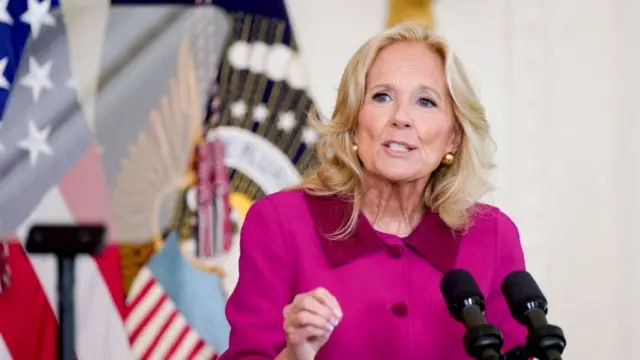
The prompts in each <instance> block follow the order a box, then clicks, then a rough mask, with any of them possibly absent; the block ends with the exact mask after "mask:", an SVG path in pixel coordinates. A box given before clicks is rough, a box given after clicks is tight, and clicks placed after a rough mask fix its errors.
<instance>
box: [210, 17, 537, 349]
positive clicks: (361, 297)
mask: <svg viewBox="0 0 640 360" xmlns="http://www.w3.org/2000/svg"><path fill="white" fill-rule="evenodd" d="M316 123H318V127H319V130H320V133H321V134H322V136H323V138H322V139H321V141H320V142H319V146H318V157H319V160H320V163H321V164H320V166H319V168H318V169H317V170H316V171H315V172H314V173H313V174H312V175H311V176H310V177H309V178H308V179H306V180H305V181H304V182H303V183H302V184H301V186H300V187H299V189H294V190H287V191H282V192H279V193H276V194H272V195H269V196H266V197H265V198H263V199H260V200H259V201H257V202H256V203H255V204H254V205H253V206H252V207H251V209H250V210H249V213H248V215H247V217H246V220H245V223H244V226H243V229H242V233H241V240H240V243H241V255H240V263H239V266H240V277H239V281H238V284H237V286H236V289H235V291H234V292H233V294H232V295H231V297H230V298H229V300H228V303H227V310H226V312H227V318H228V319H229V322H230V324H231V335H230V345H229V349H228V350H227V351H226V353H224V354H223V355H222V360H236V359H274V358H275V359H291V360H294V359H295V360H310V359H347V360H352V359H353V360H359V359H366V360H375V359H384V360H388V359H438V360H446V359H452V360H453V359H455V360H458V359H467V358H468V357H467V356H466V354H465V352H464V348H463V345H462V337H463V335H464V327H463V325H462V324H460V323H457V322H456V321H455V320H454V319H453V318H452V317H451V316H450V315H449V314H448V312H447V308H446V305H445V302H444V300H443V297H442V295H441V293H440V289H439V283H440V280H441V279H442V276H443V274H444V273H446V272H447V271H448V270H451V269H453V268H464V269H466V270H468V271H469V272H471V273H472V274H473V276H474V277H475V279H476V281H477V282H478V284H479V286H480V288H481V289H482V291H483V293H484V294H485V299H486V303H487V310H486V316H487V320H488V321H489V322H490V323H492V324H494V325H496V326H498V327H499V328H500V329H501V330H502V332H503V335H504V338H505V350H506V349H507V348H511V347H512V346H514V345H517V344H521V343H523V342H524V337H525V329H524V328H523V327H521V326H520V325H519V324H517V323H516V322H515V321H514V320H512V319H511V316H510V315H509V311H508V308H507V306H506V303H505V301H504V298H503V297H502V295H501V293H500V283H501V281H502V279H503V278H504V276H505V275H506V274H508V273H509V272H511V271H514V270H522V269H524V256H523V253H522V248H521V245H520V242H519V236H518V230H517V228H516V226H515V225H514V224H513V222H512V221H511V220H510V219H509V218H508V217H507V216H506V215H505V214H503V213H502V212H501V211H500V210H498V209H496V208H494V207H491V206H488V205H482V204H479V203H478V200H479V198H480V197H481V196H482V195H484V194H485V193H486V192H487V191H488V190H489V183H488V180H487V176H488V171H489V170H490V168H491V165H492V162H491V150H492V147H491V145H492V141H491V139H490V136H489V127H488V124H487V121H486V118H485V114H484V109H483V107H482V105H481V104H480V103H479V102H478V99H477V97H476V95H475V94H474V92H473V91H472V89H471V85H470V84H469V80H468V79H467V76H466V75H465V72H464V70H463V67H462V65H461V64H460V62H459V61H458V59H457V58H456V57H455V56H454V55H453V54H452V53H451V52H450V50H449V49H448V47H447V45H446V43H445V42H444V41H443V40H442V39H440V38H438V37H435V36H433V35H431V34H430V33H429V32H428V31H427V30H426V29H425V28H423V27H421V26H420V25H417V24H413V23H404V24H400V25H398V26H397V27H395V28H393V29H390V30H387V31H385V32H384V33H382V34H380V35H378V36H377V37H375V38H373V39H371V40H369V41H368V42H367V43H365V44H364V45H363V46H362V47H361V48H360V49H359V50H358V51H357V52H356V53H355V55H354V56H353V57H352V58H351V60H350V62H349V64H348V65H347V68H346V69H345V71H344V74H343V76H342V80H341V82H340V87H339V90H338V98H337V102H336V106H335V111H334V113H333V117H332V120H331V122H329V123H328V124H320V123H319V122H318V121H317V120H316Z"/></svg>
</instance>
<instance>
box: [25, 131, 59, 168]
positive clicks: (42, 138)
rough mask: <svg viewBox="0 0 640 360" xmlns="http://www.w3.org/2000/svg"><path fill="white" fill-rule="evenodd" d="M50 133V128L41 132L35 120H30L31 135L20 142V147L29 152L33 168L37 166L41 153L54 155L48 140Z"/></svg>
mask: <svg viewBox="0 0 640 360" xmlns="http://www.w3.org/2000/svg"><path fill="white" fill-rule="evenodd" d="M50 131H51V127H49V126H47V127H45V128H44V129H42V130H39V129H38V128H37V127H36V124H35V123H34V122H33V120H29V134H28V135H27V137H26V138H24V139H22V140H20V142H18V147H19V148H21V149H23V150H26V151H28V152H29V162H30V163H31V166H34V165H35V164H36V161H38V157H39V156H40V153H44V154H47V155H53V149H51V146H49V143H48V140H47V139H48V137H49V132H50Z"/></svg>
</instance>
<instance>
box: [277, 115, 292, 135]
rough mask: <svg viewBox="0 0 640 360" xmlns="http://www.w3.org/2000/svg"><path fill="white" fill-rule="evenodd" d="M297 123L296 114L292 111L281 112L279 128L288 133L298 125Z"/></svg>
mask: <svg viewBox="0 0 640 360" xmlns="http://www.w3.org/2000/svg"><path fill="white" fill-rule="evenodd" d="M296 123H297V121H296V116H295V115H294V114H293V112H292V111H287V112H285V113H282V114H280V118H279V119H278V129H280V130H282V131H284V132H286V133H288V132H291V130H293V128H294V127H295V126H296Z"/></svg>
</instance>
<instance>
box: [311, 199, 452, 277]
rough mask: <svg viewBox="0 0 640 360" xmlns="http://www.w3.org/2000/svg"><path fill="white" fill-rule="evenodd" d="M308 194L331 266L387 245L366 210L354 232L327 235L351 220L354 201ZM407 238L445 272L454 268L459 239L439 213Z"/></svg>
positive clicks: (428, 214) (427, 217) (429, 215)
mask: <svg viewBox="0 0 640 360" xmlns="http://www.w3.org/2000/svg"><path fill="white" fill-rule="evenodd" d="M304 197H305V201H306V203H307V207H308V208H309V212H310V213H311V217H312V219H313V222H314V224H315V226H316V230H317V231H318V235H319V237H320V244H321V246H322V250H323V252H324V254H325V256H326V258H327V262H328V263H329V266H331V267H334V268H335V267H339V266H342V265H344V264H346V263H348V262H350V261H353V260H355V259H356V258H359V257H361V256H363V255H365V254H367V253H371V252H373V251H376V250H378V249H379V248H381V247H383V246H384V245H385V244H386V242H385V240H384V239H383V238H382V237H381V236H380V235H379V234H378V232H377V231H376V230H375V229H374V228H373V226H371V223H369V220H368V219H367V218H366V217H365V216H364V214H363V213H362V212H360V213H359V214H358V221H357V223H356V229H355V231H354V233H353V234H350V235H348V236H346V237H344V238H342V239H339V240H330V239H329V238H327V235H328V234H332V233H335V232H336V231H337V230H339V229H340V228H341V227H342V226H344V224H345V223H346V222H347V221H348V219H349V217H350V216H351V213H352V211H353V203H352V202H351V201H350V200H349V199H347V198H344V197H340V196H327V197H320V196H314V195H310V194H307V193H304ZM403 240H404V242H405V244H407V245H409V246H410V247H412V248H413V249H415V250H416V251H417V252H418V253H419V254H420V255H421V256H422V257H423V258H425V259H426V260H427V261H429V262H430V263H431V264H432V265H433V266H435V267H436V268H437V269H439V270H440V271H441V272H443V273H445V272H447V271H449V270H452V269H453V268H454V266H455V261H456V257H457V255H458V247H459V243H458V239H456V238H455V237H454V233H453V231H452V230H451V228H449V227H448V226H447V225H446V224H445V223H444V222H443V221H442V219H440V216H438V214H436V213H434V212H432V211H427V212H426V213H425V215H424V218H423V219H422V221H421V222H420V224H418V226H417V227H416V228H415V229H414V230H413V232H412V233H411V234H409V236H407V237H406V238H404V239H403Z"/></svg>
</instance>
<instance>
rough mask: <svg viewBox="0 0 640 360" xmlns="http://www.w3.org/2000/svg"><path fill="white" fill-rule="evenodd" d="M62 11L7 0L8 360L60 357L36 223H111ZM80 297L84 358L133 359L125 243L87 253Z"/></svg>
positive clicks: (81, 263)
mask: <svg viewBox="0 0 640 360" xmlns="http://www.w3.org/2000/svg"><path fill="white" fill-rule="evenodd" d="M57 7H58V2H57V1H55V0H26V1H25V0H0V119H2V120H1V122H0V126H1V128H0V144H1V145H0V219H1V220H0V237H2V238H5V240H6V239H8V242H7V244H8V246H7V247H8V249H9V252H8V257H7V260H8V266H9V268H10V270H11V273H10V280H11V282H10V287H8V288H6V289H5V291H4V292H3V293H2V294H0V359H2V360H8V359H15V360H31V359H33V360H48V359H51V360H53V359H55V358H57V352H56V346H57V343H56V338H57V320H56V312H57V309H56V307H57V293H56V273H57V269H56V262H55V259H54V258H53V257H52V256H33V255H30V254H26V253H25V251H24V248H23V244H22V241H23V240H24V239H25V234H26V232H27V231H28V229H29V228H30V226H31V225H32V224H34V223H37V222H45V221H46V222H64V223H74V222H84V221H104V222H107V223H109V219H110V215H109V214H108V213H107V211H108V210H107V209H109V207H108V205H109V204H108V197H107V191H106V189H107V186H106V184H105V175H104V171H103V168H102V165H101V161H100V155H99V153H98V150H97V147H96V143H95V140H94V137H93V135H92V133H91V131H90V128H89V126H88V124H87V119H86V115H85V112H84V111H83V109H82V106H81V105H80V103H79V101H78V100H77V99H78V97H79V93H78V91H76V89H75V88H74V86H73V84H74V82H73V81H72V80H73V79H72V72H71V64H70V51H69V50H70V49H69V41H68V37H67V35H68V34H67V29H66V26H65V23H64V21H63V18H62V15H61V13H60V11H59V9H57ZM3 270H6V269H0V271H3ZM5 274H6V272H5ZM75 301H76V302H75V305H76V307H75V309H76V356H77V358H78V359H79V360H99V359H104V360H107V359H123V360H127V359H131V358H132V354H131V351H130V347H129V342H128V337H127V334H126V331H125V329H124V325H123V317H124V294H123V290H122V282H121V277H120V264H119V255H118V248H117V246H114V245H110V246H108V247H107V249H106V250H105V252H104V253H103V254H101V255H99V256H95V257H82V258H79V259H78V261H77V265H76V294H75Z"/></svg>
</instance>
